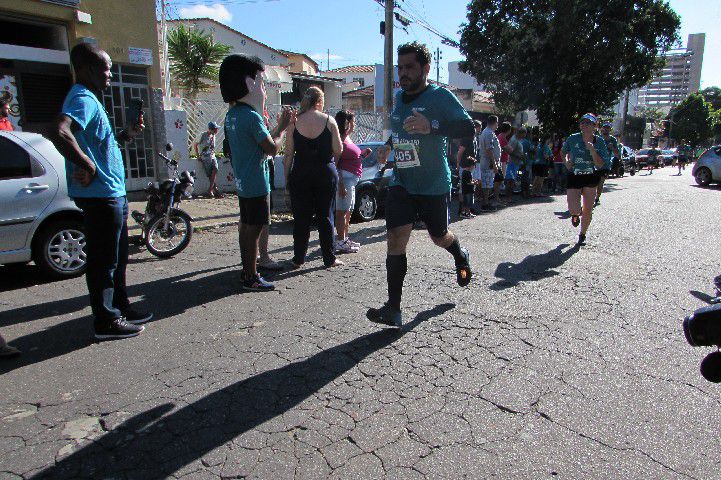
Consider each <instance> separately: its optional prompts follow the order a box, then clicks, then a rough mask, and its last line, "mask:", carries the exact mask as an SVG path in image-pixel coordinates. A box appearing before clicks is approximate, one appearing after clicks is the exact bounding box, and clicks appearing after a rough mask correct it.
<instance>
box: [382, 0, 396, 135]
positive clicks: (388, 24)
mask: <svg viewBox="0 0 721 480" xmlns="http://www.w3.org/2000/svg"><path fill="white" fill-rule="evenodd" d="M385 3H386V21H385V48H384V55H383V68H384V78H383V107H384V112H383V139H384V140H385V139H386V138H388V137H389V136H390V131H391V112H392V111H393V7H394V0H385Z"/></svg>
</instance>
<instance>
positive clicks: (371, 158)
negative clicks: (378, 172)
mask: <svg viewBox="0 0 721 480" xmlns="http://www.w3.org/2000/svg"><path fill="white" fill-rule="evenodd" d="M359 147H360V149H361V151H363V150H365V149H366V148H370V149H371V150H372V153H371V154H370V155H368V156H367V157H366V158H364V159H363V160H362V161H361V163H362V164H363V168H370V167H372V166H374V165H375V164H376V163H378V158H377V156H376V152H377V151H378V146H377V145H373V146H370V145H359Z"/></svg>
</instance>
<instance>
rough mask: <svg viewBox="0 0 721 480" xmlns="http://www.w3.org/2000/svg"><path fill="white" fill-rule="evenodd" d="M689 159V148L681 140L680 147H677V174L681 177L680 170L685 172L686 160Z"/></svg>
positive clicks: (684, 141)
mask: <svg viewBox="0 0 721 480" xmlns="http://www.w3.org/2000/svg"><path fill="white" fill-rule="evenodd" d="M689 158H691V146H690V145H689V144H688V143H687V142H686V140H681V145H679V147H678V174H679V175H681V170H686V164H687V163H688V159H689Z"/></svg>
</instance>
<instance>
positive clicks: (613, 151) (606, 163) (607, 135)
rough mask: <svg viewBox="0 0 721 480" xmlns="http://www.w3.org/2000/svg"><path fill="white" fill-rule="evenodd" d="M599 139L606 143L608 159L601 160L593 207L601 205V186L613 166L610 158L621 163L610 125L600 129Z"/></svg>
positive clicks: (615, 139) (616, 141)
mask: <svg viewBox="0 0 721 480" xmlns="http://www.w3.org/2000/svg"><path fill="white" fill-rule="evenodd" d="M601 138H603V141H604V142H606V147H607V148H608V157H604V159H603V168H601V169H599V170H598V187H596V203H595V204H594V207H597V206H599V205H601V194H602V193H603V184H604V182H605V181H606V179H607V178H608V175H609V174H610V173H611V166H612V165H613V161H612V157H614V156H615V157H616V158H617V159H618V161H621V152H620V150H619V148H618V139H617V138H616V137H614V136H613V135H611V124H610V123H608V122H606V123H604V124H603V126H602V127H601Z"/></svg>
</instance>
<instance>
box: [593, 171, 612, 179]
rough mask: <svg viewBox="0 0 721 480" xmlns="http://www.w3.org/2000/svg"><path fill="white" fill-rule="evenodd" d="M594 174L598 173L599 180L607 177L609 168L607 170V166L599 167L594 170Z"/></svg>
mask: <svg viewBox="0 0 721 480" xmlns="http://www.w3.org/2000/svg"><path fill="white" fill-rule="evenodd" d="M596 174H598V178H599V180H600V179H601V178H608V176H609V175H610V174H611V170H609V169H608V168H599V169H598V170H596Z"/></svg>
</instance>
